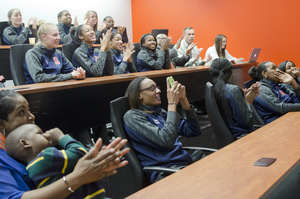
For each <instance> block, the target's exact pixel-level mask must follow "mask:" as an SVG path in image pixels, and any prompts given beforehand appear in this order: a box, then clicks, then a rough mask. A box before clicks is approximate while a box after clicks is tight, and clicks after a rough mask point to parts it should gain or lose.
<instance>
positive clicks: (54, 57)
mask: <svg viewBox="0 0 300 199" xmlns="http://www.w3.org/2000/svg"><path fill="white" fill-rule="evenodd" d="M38 39H39V42H38V43H37V44H36V45H35V47H34V48H33V49H31V50H29V51H27V53H26V55H25V60H24V69H25V70H24V73H25V78H26V84H32V83H40V82H58V81H66V80H69V79H84V78H85V70H83V69H82V68H77V70H76V69H75V68H74V67H73V65H72V63H71V62H69V60H68V59H67V58H66V57H65V55H64V54H63V53H62V52H61V51H60V50H57V49H56V48H58V43H59V40H60V36H59V32H58V29H57V27H56V25H54V24H51V23H45V24H43V25H42V26H41V27H40V28H39V30H38Z"/></svg>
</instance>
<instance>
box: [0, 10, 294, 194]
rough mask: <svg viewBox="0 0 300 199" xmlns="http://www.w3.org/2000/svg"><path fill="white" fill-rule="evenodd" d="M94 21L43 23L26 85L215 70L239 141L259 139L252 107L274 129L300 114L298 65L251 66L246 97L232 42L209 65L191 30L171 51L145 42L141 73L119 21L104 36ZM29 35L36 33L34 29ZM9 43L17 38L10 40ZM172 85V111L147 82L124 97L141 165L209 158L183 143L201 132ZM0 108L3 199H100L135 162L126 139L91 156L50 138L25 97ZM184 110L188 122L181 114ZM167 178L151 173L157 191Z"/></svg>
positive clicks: (12, 97) (1, 98)
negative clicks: (236, 77) (68, 50)
mask: <svg viewBox="0 0 300 199" xmlns="http://www.w3.org/2000/svg"><path fill="white" fill-rule="evenodd" d="M15 12H17V14H16V13H15ZM11 13H12V14H11ZM11 13H9V20H10V21H11V23H12V26H10V27H9V28H10V29H11V32H13V31H14V29H16V28H19V29H20V31H19V34H17V33H16V35H15V40H19V39H18V38H17V37H18V36H20V35H23V39H24V38H25V37H26V35H27V39H28V35H29V33H30V30H29V29H28V27H27V26H26V27H25V28H23V27H22V26H21V22H22V20H20V19H19V18H20V15H21V13H20V11H19V10H14V11H12V12H11ZM14 14H16V16H17V17H16V18H14V17H15V15H14ZM86 16H87V17H86V20H85V24H83V25H78V24H76V23H74V27H72V28H70V27H69V26H66V25H65V23H67V24H69V25H70V24H71V21H72V20H70V18H71V16H70V13H69V12H68V11H66V10H64V11H62V12H60V13H59V21H60V23H59V25H57V26H56V25H54V24H51V23H44V24H43V25H42V26H40V27H39V29H38V31H37V33H35V34H37V38H38V43H37V44H36V45H35V47H34V48H33V49H31V50H29V51H28V52H27V54H26V56H25V62H24V67H25V77H26V80H27V82H26V83H28V84H30V83H39V82H54V81H65V80H69V79H72V78H74V79H84V78H86V77H99V76H106V75H114V74H123V73H132V72H139V71H150V70H160V69H170V68H171V66H172V65H173V66H176V67H188V66H194V65H196V66H198V65H204V64H206V65H210V67H209V72H210V74H211V76H212V79H213V84H214V93H215V95H216V100H217V105H218V108H219V110H220V113H221V115H222V118H223V119H224V122H225V123H226V125H227V127H228V129H229V130H230V131H231V133H232V135H233V137H234V138H235V139H240V138H242V137H244V136H246V135H247V134H249V133H251V132H252V131H254V127H253V118H252V111H251V109H250V106H249V105H250V104H252V103H253V104H254V106H255V107H256V109H257V111H258V112H259V114H260V115H261V117H262V118H263V120H264V122H265V123H266V124H267V123H270V122H272V121H274V120H275V119H277V118H279V117H280V116H282V115H283V114H285V113H287V112H290V111H299V110H300V103H299V95H300V88H299V82H300V81H299V78H300V70H299V68H296V66H295V64H294V63H293V62H292V61H285V62H282V63H281V64H280V65H279V67H278V68H277V66H276V65H275V64H274V63H272V62H269V61H266V62H262V63H260V64H259V65H258V66H257V67H256V66H253V67H252V68H251V69H250V70H249V75H250V76H251V78H252V79H254V80H256V81H257V82H256V83H254V84H253V85H252V86H251V87H250V88H248V89H245V90H244V91H243V90H242V89H241V88H240V87H238V86H236V85H233V84H232V83H231V78H232V74H233V70H232V67H233V65H232V63H231V60H234V61H236V62H240V61H242V60H243V58H239V59H236V58H234V57H232V56H231V55H230V54H229V53H228V51H227V50H226V44H227V38H226V37H225V36H224V35H218V36H217V37H216V39H215V45H214V46H212V47H210V48H209V49H208V50H207V52H206V56H205V58H204V59H201V57H200V53H201V51H202V50H203V49H202V48H199V49H198V48H197V46H196V43H193V42H194V36H195V34H194V30H193V28H191V27H187V28H185V29H184V30H183V36H182V37H181V38H180V39H179V40H178V41H177V43H176V45H175V46H174V48H172V49H169V45H170V43H171V39H172V38H171V37H167V36H166V35H164V34H159V35H157V37H155V36H154V35H152V34H144V35H143V36H142V37H141V40H140V47H141V50H140V52H139V53H138V55H137V65H136V66H134V65H133V63H132V60H131V55H132V54H133V53H134V46H133V44H131V43H130V42H128V41H126V42H128V43H127V45H126V47H125V48H124V46H123V43H125V42H124V38H123V35H122V31H124V30H123V29H122V27H120V28H119V29H118V30H117V31H113V30H112V27H113V25H114V24H113V23H114V22H113V19H112V18H111V17H109V18H106V19H105V20H106V23H107V25H106V28H104V29H105V31H104V33H105V34H103V36H102V38H101V34H100V33H102V32H103V29H101V27H100V28H99V26H98V20H97V14H96V13H95V12H94V11H91V12H88V13H87V15H86ZM31 20H33V21H36V19H31ZM34 23H35V22H34ZM33 27H35V26H33ZM67 29H68V31H69V32H68V33H66V32H67V31H66V30H67ZM62 31H63V33H62ZM31 33H32V34H34V31H32V32H31ZM3 35H4V36H5V37H7V35H10V36H12V33H10V34H7V33H5V34H3ZM8 38H9V37H8ZM98 39H99V40H98ZM7 40H9V39H7ZM61 40H64V41H63V42H64V43H69V42H70V41H72V42H74V43H79V44H80V47H78V48H77V49H76V50H75V52H74V54H73V58H72V61H69V60H68V59H67V58H66V57H65V56H64V54H63V53H62V52H61V51H59V50H57V49H56V48H57V47H58V45H59V42H60V41H61ZM10 41H12V40H10ZM97 41H100V43H101V47H100V49H97V48H94V47H93V44H94V43H95V42H97ZM24 42H26V40H24ZM24 42H21V43H24ZM166 85H167V90H166V93H167V101H168V107H167V110H163V109H162V108H160V105H161V98H160V93H161V90H160V88H159V87H158V86H157V85H156V83H155V82H154V81H153V80H151V79H149V78H147V77H138V78H136V79H134V80H133V81H132V82H131V83H130V84H129V86H128V88H127V90H126V92H125V96H127V98H128V103H129V105H130V108H131V109H130V110H129V111H127V112H126V114H125V115H124V118H123V119H124V127H125V129H126V131H127V134H128V139H129V142H130V143H131V145H132V147H133V148H134V150H135V151H136V152H137V156H138V158H139V160H140V163H141V165H142V166H143V167H144V166H163V167H171V168H177V167H179V168H181V167H184V166H187V165H189V164H191V163H193V162H195V161H197V160H199V159H200V158H201V157H202V156H203V153H202V151H195V152H194V153H193V154H192V155H190V154H189V153H187V152H186V151H185V150H184V149H183V148H182V143H181V142H180V141H179V140H178V136H179V135H182V136H187V137H192V136H199V135H200V134H201V130H200V127H199V124H198V118H197V115H196V113H195V111H194V108H193V106H192V105H190V103H189V101H188V99H187V97H186V92H188V89H187V88H186V87H185V86H184V85H183V84H181V83H179V82H177V81H175V82H174V84H173V85H171V84H170V82H169V78H167V79H166ZM0 102H1V103H0V132H1V134H0V136H1V142H0V153H1V156H0V173H1V176H2V177H1V178H0V183H1V185H2V189H1V190H0V197H1V198H2V197H3V198H5V197H11V198H43V196H45V195H47V197H49V198H58V197H61V198H65V197H67V196H70V197H74V198H76V197H79V196H80V197H86V196H90V195H93V196H97V197H99V198H102V197H104V190H103V188H102V187H101V185H99V184H98V182H97V181H98V180H100V179H102V178H103V177H106V176H109V175H112V174H114V173H116V169H117V168H120V167H122V166H125V165H126V164H127V161H122V162H121V161H120V159H121V157H122V156H123V155H124V154H126V153H127V152H128V151H129V149H128V148H125V149H123V150H121V147H122V146H123V145H124V144H125V143H126V140H121V139H120V138H117V139H115V140H114V141H113V142H112V143H111V144H109V145H108V146H107V147H104V148H102V149H101V151H100V152H99V153H98V151H99V149H100V146H101V140H98V141H97V142H96V144H95V146H94V148H93V149H91V150H90V151H89V152H88V153H87V152H86V150H85V149H84V146H83V145H82V144H81V143H80V142H77V141H76V140H74V139H72V138H71V137H69V136H67V135H64V134H63V133H62V132H61V131H60V130H59V129H57V128H55V129H51V130H49V131H46V132H45V133H43V132H42V131H41V129H39V127H38V126H36V125H34V119H35V117H34V115H32V114H31V113H30V111H29V110H28V106H29V105H28V102H27V101H26V99H25V98H24V97H23V96H21V95H20V94H18V93H17V92H15V91H13V90H1V91H0ZM179 104H180V105H181V107H182V108H183V111H184V115H185V118H181V117H180V115H179V114H178V113H177V106H178V105H179ZM5 142H6V143H5ZM55 145H60V146H61V147H62V148H64V149H65V150H62V151H60V150H57V149H56V148H55V147H53V146H55ZM54 160H55V161H54ZM66 161H67V162H68V163H66ZM69 161H70V163H69ZM52 163H55V164H57V165H55V164H52ZM36 168H40V169H36ZM167 175H169V174H167V173H164V172H147V176H148V178H149V181H150V182H152V183H154V182H156V181H158V180H160V179H162V178H164V177H165V176H167ZM79 179H80V180H79ZM36 188H38V189H36ZM74 191H75V193H73V192H74ZM95 198H96V197H95Z"/></svg>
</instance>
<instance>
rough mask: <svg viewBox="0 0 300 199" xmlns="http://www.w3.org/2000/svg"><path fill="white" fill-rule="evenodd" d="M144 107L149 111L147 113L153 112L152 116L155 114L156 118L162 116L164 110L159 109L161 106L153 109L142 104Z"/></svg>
mask: <svg viewBox="0 0 300 199" xmlns="http://www.w3.org/2000/svg"><path fill="white" fill-rule="evenodd" d="M142 106H143V107H144V108H145V109H146V110H147V111H153V113H151V114H154V115H155V116H157V115H160V113H161V111H162V109H161V108H160V107H159V106H156V107H152V106H147V105H144V104H142Z"/></svg>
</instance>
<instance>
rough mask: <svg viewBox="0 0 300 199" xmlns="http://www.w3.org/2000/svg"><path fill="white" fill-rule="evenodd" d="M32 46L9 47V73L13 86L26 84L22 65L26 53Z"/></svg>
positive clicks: (17, 45) (18, 45)
mask: <svg viewBox="0 0 300 199" xmlns="http://www.w3.org/2000/svg"><path fill="white" fill-rule="evenodd" d="M33 46H34V45H33V44H16V45H12V46H10V72H11V76H12V79H13V82H14V84H15V86H19V85H24V84H25V83H26V79H25V75H24V65H23V64H24V60H25V54H26V52H27V51H28V50H30V49H31V48H33Z"/></svg>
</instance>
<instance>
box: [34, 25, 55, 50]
mask: <svg viewBox="0 0 300 199" xmlns="http://www.w3.org/2000/svg"><path fill="white" fill-rule="evenodd" d="M49 26H56V25H55V24H53V23H44V24H42V25H41V27H39V30H38V32H37V39H38V41H37V42H36V44H35V45H34V46H35V47H36V46H39V45H41V44H42V35H46V34H47V33H48V30H49Z"/></svg>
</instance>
